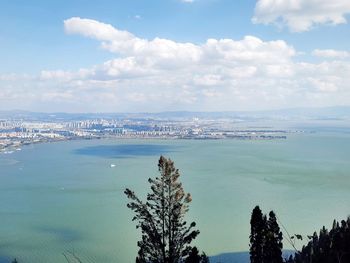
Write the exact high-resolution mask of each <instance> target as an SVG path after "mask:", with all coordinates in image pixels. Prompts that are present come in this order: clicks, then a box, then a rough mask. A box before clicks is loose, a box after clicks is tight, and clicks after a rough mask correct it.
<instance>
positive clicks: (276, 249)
mask: <svg viewBox="0 0 350 263" xmlns="http://www.w3.org/2000/svg"><path fill="white" fill-rule="evenodd" d="M282 239H283V237H282V232H281V231H280V228H279V226H278V223H277V218H276V215H275V213H274V212H273V211H271V212H270V213H269V219H268V220H267V222H266V231H265V242H264V248H263V262H264V263H282V262H283V259H282V248H283V244H282Z"/></svg>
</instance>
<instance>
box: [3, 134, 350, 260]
mask: <svg viewBox="0 0 350 263" xmlns="http://www.w3.org/2000/svg"><path fill="white" fill-rule="evenodd" d="M161 154H163V155H165V156H167V157H170V158H171V159H173V160H174V161H175V164H176V166H177V167H178V168H179V169H180V173H181V180H182V182H183V185H184V188H185V190H186V191H187V192H190V193H191V194H192V196H193V202H192V203H191V206H190V211H189V213H188V221H191V220H194V221H196V222H197V226H198V228H199V229H200V231H201V233H200V235H199V236H198V238H197V240H196V245H198V246H199V248H200V249H201V250H204V251H205V252H206V253H207V254H209V255H216V254H220V253H224V252H237V251H247V250H248V249H249V229H250V226H249V220H250V213H251V210H252V209H253V208H254V206H255V205H257V204H259V205H260V206H261V207H262V209H263V211H264V212H266V213H267V212H268V211H269V210H274V211H275V212H276V214H277V216H278V217H279V221H280V223H281V224H283V225H284V226H285V227H286V229H288V231H289V232H290V233H292V234H294V233H300V234H304V235H306V234H311V233H313V231H315V230H317V229H319V228H320V227H322V226H323V225H326V226H328V227H330V225H331V223H332V220H333V219H334V218H335V219H338V220H339V219H340V220H341V219H344V218H345V217H346V216H348V215H349V214H350V207H349V203H348V200H349V199H350V191H349V189H350V174H349V171H350V157H349V156H350V135H349V134H346V133H341V134H337V133H316V134H311V133H305V134H293V135H290V136H288V139H287V140H271V141H248V140H247V141H239V140H213V141H209V140H91V141H67V142H59V143H48V144H39V145H32V146H28V147H24V148H23V149H22V151H16V152H14V153H13V154H11V155H0V200H1V205H0V222H1V224H0V262H9V260H10V259H12V258H14V257H16V258H17V259H18V260H19V261H20V262H28V263H34V262H35V263H40V262H53V263H56V262H57V263H59V262H66V260H65V258H64V256H63V253H65V254H67V255H71V254H73V253H74V254H76V255H77V256H79V257H80V258H81V259H82V260H83V262H134V259H135V256H136V252H137V247H136V242H137V240H138V237H139V233H138V231H137V230H136V229H135V224H134V222H131V218H132V216H133V215H132V213H131V212H130V211H129V210H128V209H127V207H126V203H127V200H126V197H125V196H124V194H123V191H124V189H125V188H126V187H129V188H131V189H133V190H135V192H137V193H138V194H139V196H140V197H145V195H146V193H147V191H148V183H147V179H148V178H149V177H154V176H156V175H157V161H158V158H159V156H160V155H161ZM284 244H285V247H286V248H290V247H289V246H288V244H287V242H284ZM297 245H300V246H301V245H302V244H301V243H300V244H297Z"/></svg>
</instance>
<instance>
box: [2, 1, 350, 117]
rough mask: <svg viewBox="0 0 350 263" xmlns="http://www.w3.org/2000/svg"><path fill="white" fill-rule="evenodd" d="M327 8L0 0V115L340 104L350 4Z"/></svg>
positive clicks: (345, 94)
mask: <svg viewBox="0 0 350 263" xmlns="http://www.w3.org/2000/svg"><path fill="white" fill-rule="evenodd" d="M328 2H329V1H325V0H308V1H306V0H297V1H288V0H286V1H284V2H283V1H277V0H259V1H255V0H254V1H251V0H240V1H232V0H231V1H229V0H194V1H181V0H157V1H153V0H128V1H107V0H100V1H83V0H69V1H39V0H33V1H24V0H22V1H18V0H3V1H1V3H0V45H1V46H0V47H1V49H0V58H1V63H0V105H1V106H0V109H1V110H8V109H15V108H17V109H18V108H23V109H26V110H35V111H58V110H59V111H68V112H84V111H163V110H203V111H205V110H211V111H219V110H220V111H221V110H260V109H270V108H272V109H273V108H285V107H298V106H315V107H318V106H332V105H349V104H350V103H349V102H350V96H349V94H350V91H349V87H348V84H347V83H349V77H348V76H349V75H350V69H349V68H350V62H349V57H350V55H349V54H350V53H349V52H350V50H349V46H350V25H349V23H348V20H349V19H350V17H349V14H350V4H349V3H348V1H347V0H334V1H332V3H328ZM74 18H75V19H74ZM64 21H68V22H69V23H64ZM92 24H93V25H92ZM108 25H109V26H110V27H113V30H109V31H108V32H109V34H110V35H108V36H105V35H104V36H103V37H101V35H98V33H96V32H99V31H101V32H102V31H104V30H105V28H107V27H108ZM108 28H109V27H108ZM109 29H110V28H109ZM89 30H92V32H89ZM114 31H115V32H117V31H127V32H128V34H129V35H128V37H127V38H124V37H121V38H120V37H118V36H117V35H118V34H117V35H116V34H115V32H114ZM246 36H250V37H251V38H246ZM155 39H162V40H166V41H154V40H155ZM208 39H215V40H216V41H217V42H216V43H212V42H211V43H209V42H208ZM224 39H226V40H230V41H226V42H225V41H222V40H224ZM143 40H145V41H146V42H145V41H143ZM276 41H281V42H278V43H277V44H276ZM119 42H120V43H124V42H127V43H129V44H128V45H127V46H123V47H121V46H120V43H119ZM104 43H105V44H106V43H107V46H106V45H105V46H104ZM135 43H136V44H135ZM181 43H188V44H189V45H184V46H183V45H181ZM135 45H136V46H137V47H138V48H139V46H140V45H141V46H142V50H141V51H140V50H135ZM158 50H162V51H163V52H160V53H158V52H157V51H158ZM187 58H188V59H187ZM82 72H83V73H82ZM321 73H322V75H321ZM259 86H260V87H259ZM18 105H21V107H19V106H18Z"/></svg>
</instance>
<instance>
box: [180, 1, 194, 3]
mask: <svg viewBox="0 0 350 263" xmlns="http://www.w3.org/2000/svg"><path fill="white" fill-rule="evenodd" d="M180 1H181V2H183V3H193V2H194V0H180Z"/></svg>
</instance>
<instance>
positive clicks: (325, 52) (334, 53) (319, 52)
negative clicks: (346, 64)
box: [312, 49, 350, 59]
mask: <svg viewBox="0 0 350 263" xmlns="http://www.w3.org/2000/svg"><path fill="white" fill-rule="evenodd" d="M312 55H314V56H316V57H321V58H333V59H345V58H349V57H350V52H348V51H342V50H334V49H315V50H314V51H312Z"/></svg>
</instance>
